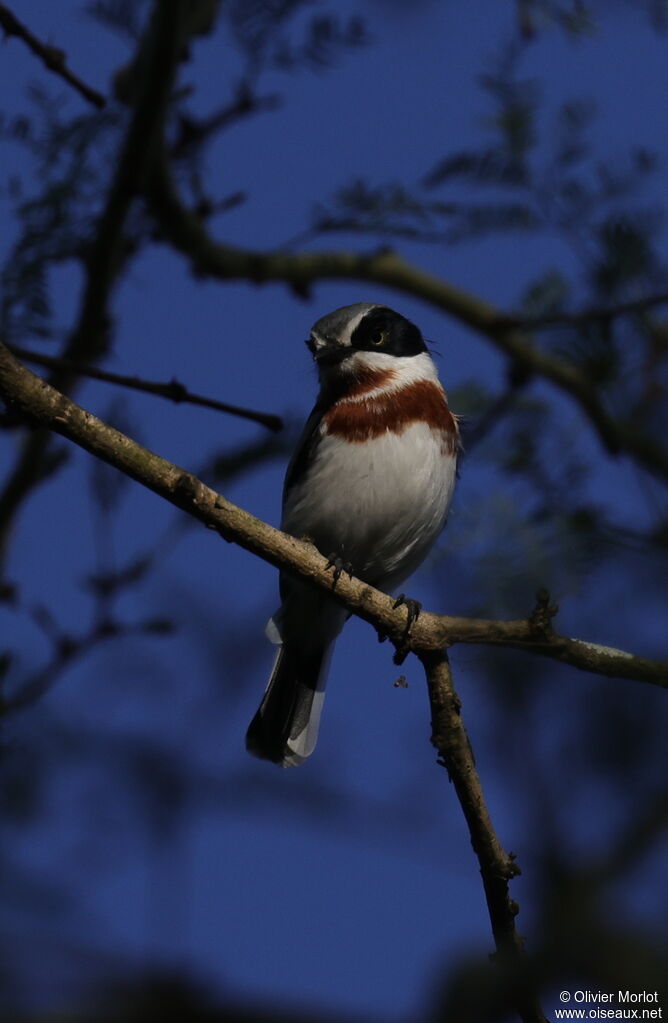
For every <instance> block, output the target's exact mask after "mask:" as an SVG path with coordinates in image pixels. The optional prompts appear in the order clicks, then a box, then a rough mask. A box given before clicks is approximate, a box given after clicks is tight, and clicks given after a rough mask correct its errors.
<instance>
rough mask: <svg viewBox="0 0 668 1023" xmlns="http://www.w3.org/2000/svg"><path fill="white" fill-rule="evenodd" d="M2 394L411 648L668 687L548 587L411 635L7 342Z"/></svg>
mask: <svg viewBox="0 0 668 1023" xmlns="http://www.w3.org/2000/svg"><path fill="white" fill-rule="evenodd" d="M0 396H2V397H4V399H5V400H6V401H7V403H8V404H9V405H10V407H11V408H14V409H16V410H17V411H19V412H21V413H22V414H24V415H26V416H28V417H29V418H31V419H33V420H34V421H36V422H37V423H39V424H40V425H42V426H44V427H47V428H48V429H50V430H54V431H55V432H57V433H60V434H61V435H62V436H64V437H67V438H68V439H69V440H71V441H73V442H74V443H75V444H78V445H79V446H80V447H82V448H84V449H85V450H86V451H89V452H90V453H91V454H93V455H95V456H96V457H97V458H101V459H103V460H104V461H105V462H108V463H109V464H110V465H113V466H114V467H115V468H117V469H119V470H120V471H121V472H123V473H125V474H126V475H127V476H131V477H132V479H134V480H137V482H139V483H141V484H142V485H143V486H145V487H148V488H149V489H150V490H153V491H154V492H155V493H156V494H159V495H160V496H161V497H163V498H165V499H166V500H167V501H170V502H171V503H172V504H174V505H176V507H178V508H181V509H182V510H183V511H185V512H187V513H188V514H189V515H192V516H193V517H194V518H196V519H199V521H200V522H203V523H204V524H205V525H206V526H207V527H208V528H210V529H213V530H215V531H216V532H218V533H219V534H220V535H221V536H222V537H223V538H224V539H226V540H229V541H230V542H234V543H237V544H239V545H240V546H241V547H244V548H245V549H246V550H248V551H250V552H251V553H252V554H256V555H258V557H260V558H262V559H263V560H265V561H268V562H269V563H270V564H272V565H275V566H276V567H277V568H281V569H283V570H285V571H287V572H290V573H292V574H293V575H296V576H298V577H299V578H301V579H304V580H306V581H308V582H310V583H312V584H313V585H314V586H317V587H318V588H319V589H322V590H326V591H328V592H329V593H331V594H332V595H333V596H334V598H335V599H336V600H338V601H340V603H341V604H343V605H344V606H345V607H346V608H347V609H348V610H349V611H351V612H353V614H356V615H358V616H359V617H360V618H363V619H364V620H365V621H367V622H370V623H371V624H372V625H373V626H374V627H375V628H376V629H378V630H379V632H381V633H382V634H384V635H386V636H388V637H389V638H390V639H391V640H392V642H393V643H394V645H395V647H396V648H397V651H398V656H405V654H406V652H408V651H409V650H412V651H413V652H415V653H417V654H418V655H422V654H427V653H430V652H434V651H439V650H443V649H445V648H446V647H448V646H452V645H453V644H455V643H479V644H487V645H492V646H506V647H512V648H516V649H520V650H526V651H528V652H530V653H534V654H539V655H540V656H542V657H549V658H551V659H552V660H555V661H560V662H561V663H563V664H569V665H571V666H573V667H576V668H581V669H583V670H585V671H588V672H592V673H594V674H598V675H606V676H611V677H619V678H626V679H631V680H635V681H640V682H649V683H651V684H652V685H657V686H661V687H663V688H668V662H665V661H656V660H650V659H648V658H644V657H638V656H636V655H635V654H631V653H627V652H626V651H624V650H616V649H614V648H612V647H606V646H600V645H599V644H596V643H587V642H585V641H584V640H580V639H571V638H569V637H567V636H560V635H559V634H558V633H556V632H555V631H554V630H553V628H552V623H551V614H552V612H553V609H550V608H547V599H548V598H547V595H542V596H541V597H540V598H539V604H538V607H537V608H536V609H535V610H534V612H533V613H532V615H531V616H530V618H528V619H524V620H522V619H520V620H518V621H490V620H486V619H476V618H461V617H454V616H449V615H435V614H429V613H427V612H423V613H422V614H421V615H420V617H419V618H418V620H417V621H416V622H415V623H414V625H413V627H412V629H411V632H410V636H409V637H406V634H405V633H406V629H405V625H406V616H405V613H404V612H403V611H402V610H401V609H400V608H394V602H393V601H392V599H391V598H390V597H387V596H386V595H385V594H384V593H381V592H380V591H379V590H376V589H374V588H373V587H372V586H369V585H368V584H367V583H363V582H360V580H358V579H354V578H353V579H347V578H345V577H344V576H341V578H340V579H339V580H338V582H337V583H336V588H335V589H333V586H332V574H331V571H328V569H327V560H326V559H325V558H323V557H322V556H321V555H320V554H319V553H318V551H317V550H316V549H315V548H314V547H313V546H311V545H310V544H307V543H305V542H304V541H302V540H297V539H295V538H294V537H291V536H288V535H287V534H285V533H281V532H280V530H278V529H274V528H273V527H272V526H269V525H267V524H266V523H264V522H261V521H260V520H259V519H256V518H255V517H254V516H252V515H250V514H249V513H248V512H245V511H243V510H242V509H241V508H239V507H237V506H236V505H234V504H232V503H231V502H230V501H227V500H226V499H225V498H224V497H222V496H221V495H220V494H217V493H216V492H215V491H214V490H212V489H211V488H210V487H207V486H205V485H204V484H203V483H202V482H201V481H200V480H198V479H197V478H196V477H195V476H193V475H192V474H191V473H189V472H186V471H185V470H184V469H181V468H180V467H179V466H176V465H173V464H172V463H171V462H168V461H166V460H165V459H164V458H161V457H160V456H159V455H156V454H154V453H153V452H151V451H148V450H147V449H146V448H143V447H141V445H139V444H137V443H135V442H134V441H133V440H131V439H130V438H129V437H126V436H125V435H124V434H122V433H120V432H119V431H118V430H115V429H113V428H112V427H110V426H108V425H107V424H106V423H103V422H102V421H101V420H99V419H97V418H96V417H95V416H93V415H91V413H90V412H86V411H85V410H84V409H82V408H80V407H79V406H78V405H76V404H75V403H74V402H73V401H71V400H70V399H69V398H67V397H66V396H65V395H63V394H60V393H59V392H58V391H56V390H55V389H54V388H53V387H51V386H50V385H49V384H48V383H47V382H46V381H45V380H42V379H41V378H40V377H38V376H35V374H34V373H32V372H31V371H30V370H29V369H27V368H26V367H25V366H22V365H21V363H20V362H19V361H18V360H17V359H16V358H15V357H14V356H13V355H12V354H11V352H10V351H9V350H8V348H7V347H6V346H5V345H2V344H0Z"/></svg>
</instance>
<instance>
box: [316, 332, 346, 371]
mask: <svg viewBox="0 0 668 1023" xmlns="http://www.w3.org/2000/svg"><path fill="white" fill-rule="evenodd" d="M306 344H307V346H308V349H309V351H310V353H311V355H312V356H313V358H314V359H315V361H316V362H317V363H318V365H334V364H335V363H337V362H341V360H342V359H345V357H346V355H350V352H351V349H350V345H342V344H339V343H338V342H336V341H331V340H328V339H327V338H323V337H320V335H319V334H311V336H310V337H309V339H308V341H307V342H306Z"/></svg>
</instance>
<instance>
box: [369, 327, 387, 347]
mask: <svg viewBox="0 0 668 1023" xmlns="http://www.w3.org/2000/svg"><path fill="white" fill-rule="evenodd" d="M386 337H387V334H386V333H385V331H384V330H376V331H375V332H374V333H373V334H372V335H371V344H372V345H382V344H383V342H384V341H385V338H386Z"/></svg>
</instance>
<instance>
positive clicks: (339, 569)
mask: <svg viewBox="0 0 668 1023" xmlns="http://www.w3.org/2000/svg"><path fill="white" fill-rule="evenodd" d="M330 568H333V569H334V571H333V572H332V578H333V580H334V582H333V587H332V588H334V587H335V586H336V584H337V583H338V581H339V579H340V578H341V576H342V575H343V573H344V572H345V573H346V575H349V576H350V578H351V579H352V578H353V566H352V565H351V563H350V562H349V561H344V559H343V558H342V557H341V555H340V554H330V556H329V558H328V559H327V564H326V565H325V571H326V572H327V571H329V569H330Z"/></svg>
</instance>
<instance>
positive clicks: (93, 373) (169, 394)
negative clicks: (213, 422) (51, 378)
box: [7, 345, 283, 433]
mask: <svg viewBox="0 0 668 1023" xmlns="http://www.w3.org/2000/svg"><path fill="white" fill-rule="evenodd" d="M7 347H8V348H9V350H10V351H11V352H13V353H14V355H16V356H17V357H18V358H19V359H23V360H24V361H25V362H34V363H36V364H37V365H38V366H45V367H46V368H47V369H64V370H72V371H74V372H75V373H76V374H77V375H78V376H83V377H90V378H91V379H92V380H102V381H104V382H105V383H107V384H117V385H118V386H119V387H128V388H130V389H132V390H135V391H143V392H144V393H146V394H155V395H157V397H159V398H167V399H169V401H173V402H176V404H180V403H181V402H183V403H186V404H189V405H200V406H201V407H202V408H211V409H214V410H215V411H217V412H227V413H228V414H229V415H232V416H239V418H241V419H250V420H251V421H252V422H254V423H259V424H260V425H261V426H266V427H267V429H268V430H273V431H274V432H275V433H277V432H278V431H279V430H282V429H283V420H282V419H281V417H280V416H275V415H272V414H271V413H270V412H256V411H254V410H253V409H247V408H241V407H240V406H239V405H230V404H229V403H228V402H225V401H218V399H217V398H206V397H204V395H202V394H194V393H193V392H192V391H189V390H188V388H187V387H186V386H185V385H184V384H182V383H180V381H178V380H175V379H174V378H172V379H171V380H168V381H166V382H162V381H158V380H142V379H140V377H135V376H126V375H125V374H122V373H110V372H109V370H105V369H98V367H97V366H82V365H81V364H80V363H78V362H73V361H71V360H68V359H60V358H58V357H56V356H52V355H43V354H42V353H41V352H31V351H28V350H27V349H26V348H20V347H19V346H18V345H8V346H7Z"/></svg>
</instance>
